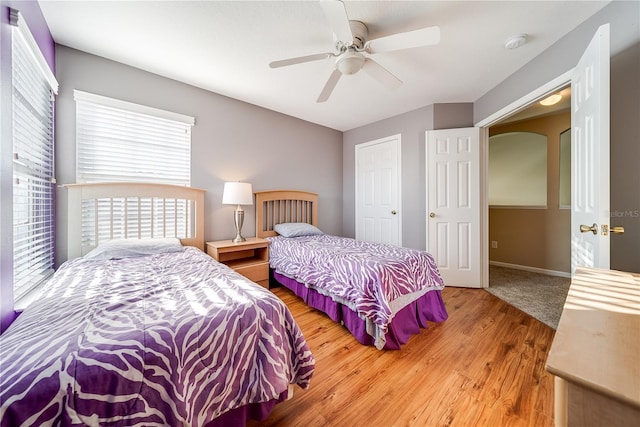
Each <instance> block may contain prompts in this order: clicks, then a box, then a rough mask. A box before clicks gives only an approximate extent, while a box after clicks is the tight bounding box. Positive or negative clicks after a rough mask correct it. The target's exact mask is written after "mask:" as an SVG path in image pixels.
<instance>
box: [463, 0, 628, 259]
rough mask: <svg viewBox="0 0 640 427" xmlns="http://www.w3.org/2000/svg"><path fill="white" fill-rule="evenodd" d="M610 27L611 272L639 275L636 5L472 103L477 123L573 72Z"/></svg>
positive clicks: (601, 17) (594, 20)
mask: <svg viewBox="0 0 640 427" xmlns="http://www.w3.org/2000/svg"><path fill="white" fill-rule="evenodd" d="M605 23H610V25H611V27H610V29H611V44H610V48H611V86H610V89H611V92H610V93H611V101H610V102H611V110H610V111H611V139H610V144H611V148H610V149H611V221H610V222H611V225H612V226H616V225H622V226H624V227H625V234H624V235H612V236H611V268H612V269H616V270H624V271H632V272H640V190H639V189H638V185H637V183H638V182H640V168H639V167H638V164H639V161H640V120H639V118H640V79H639V78H638V77H639V76H640V2H637V1H632V2H626V1H625V2H622V1H614V2H612V3H611V4H609V5H607V6H606V7H604V8H603V9H602V10H601V11H600V12H598V13H597V14H596V15H594V16H593V17H591V18H590V19H589V20H587V21H586V22H584V23H583V24H582V25H580V26H579V27H577V28H576V29H575V30H573V31H572V32H571V33H569V34H568V35H567V36H565V37H564V38H562V39H561V40H559V41H558V42H557V43H556V44H554V45H553V46H552V47H551V48H549V49H547V50H546V51H545V52H543V53H542V54H541V55H539V56H538V57H537V58H535V59H534V60H533V61H531V62H530V63H528V64H527V65H526V66H525V67H523V68H522V69H520V70H519V71H518V72H517V73H515V74H513V75H512V76H510V77H509V78H508V79H506V80H505V81H504V82H502V83H501V84H500V85H498V86H496V87H495V88H494V89H493V90H491V91H490V92H488V93H487V94H485V95H484V96H483V97H481V98H480V99H478V100H477V101H476V102H475V103H474V121H475V122H478V121H480V120H482V119H484V118H486V117H488V116H490V115H491V114H493V113H495V112H497V111H499V110H501V109H502V108H504V107H505V106H507V105H509V104H511V103H512V102H514V101H516V100H518V99H519V98H521V97H522V96H525V95H527V94H528V93H530V92H532V91H533V90H535V89H537V88H538V87H540V86H542V85H544V84H545V83H547V82H549V81H551V80H553V79H554V78H556V77H558V76H560V75H562V74H564V73H565V72H567V71H568V70H570V69H572V68H573V67H574V66H575V65H576V64H577V62H578V60H579V59H580V56H581V54H582V52H583V51H584V49H585V48H586V47H587V45H588V44H589V42H590V41H591V39H592V37H593V35H594V34H595V32H596V30H597V29H598V27H599V26H600V25H603V24H605Z"/></svg>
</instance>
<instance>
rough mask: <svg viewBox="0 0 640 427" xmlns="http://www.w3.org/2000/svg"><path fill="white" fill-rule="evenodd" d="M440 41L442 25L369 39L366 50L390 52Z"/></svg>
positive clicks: (370, 51)
mask: <svg viewBox="0 0 640 427" xmlns="http://www.w3.org/2000/svg"><path fill="white" fill-rule="evenodd" d="M438 43H440V27H427V28H422V29H420V30H414V31H408V32H406V33H398V34H392V35H390V36H386V37H380V38H379V39H374V40H369V41H368V42H367V44H366V45H365V50H366V51H367V52H369V53H380V52H389V51H392V50H400V49H409V48H412V47H420V46H431V45H434V44H438Z"/></svg>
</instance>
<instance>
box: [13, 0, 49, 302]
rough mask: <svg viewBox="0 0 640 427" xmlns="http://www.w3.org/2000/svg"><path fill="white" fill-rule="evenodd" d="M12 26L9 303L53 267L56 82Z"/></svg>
mask: <svg viewBox="0 0 640 427" xmlns="http://www.w3.org/2000/svg"><path fill="white" fill-rule="evenodd" d="M10 22H11V24H12V25H13V31H12V37H11V39H12V42H11V49H12V51H11V52H12V53H11V62H12V66H11V68H12V78H11V80H12V111H13V113H12V128H13V292H14V301H15V300H18V299H20V297H22V296H23V295H25V294H26V293H27V292H29V291H30V290H31V289H32V288H34V287H36V286H37V285H38V284H39V283H41V282H42V281H43V280H44V279H46V278H47V277H48V276H49V275H50V274H51V273H52V272H53V267H54V239H55V234H54V203H53V200H54V191H55V184H54V182H55V180H54V169H53V167H54V151H53V147H54V144H53V108H54V101H53V95H54V93H55V92H56V91H57V82H56V81H55V78H54V77H53V74H52V73H51V71H50V69H49V67H48V65H47V64H46V61H45V60H44V58H43V57H42V53H41V52H40V50H39V48H38V47H37V44H36V43H35V41H34V40H33V37H32V36H31V33H30V32H29V29H28V28H27V27H26V24H25V22H24V20H23V18H22V16H21V15H20V13H19V12H17V11H15V10H13V9H11V11H10Z"/></svg>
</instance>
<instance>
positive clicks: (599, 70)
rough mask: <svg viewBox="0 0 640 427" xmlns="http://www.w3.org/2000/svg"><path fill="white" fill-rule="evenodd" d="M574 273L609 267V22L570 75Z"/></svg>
mask: <svg viewBox="0 0 640 427" xmlns="http://www.w3.org/2000/svg"><path fill="white" fill-rule="evenodd" d="M571 99H572V101H571V104H572V107H571V108H572V110H571V275H572V276H573V274H574V273H575V270H576V267H578V266H586V267H598V268H605V269H608V268H609V259H610V256H609V252H610V244H609V217H610V214H609V209H610V208H609V24H606V25H603V26H601V27H600V28H599V29H598V31H597V33H596V35H595V36H594V38H593V39H592V40H591V43H590V44H589V46H588V47H587V49H586V50H585V52H584V54H583V56H582V58H581V59H580V62H578V65H577V66H576V67H575V69H574V72H573V74H572V76H571Z"/></svg>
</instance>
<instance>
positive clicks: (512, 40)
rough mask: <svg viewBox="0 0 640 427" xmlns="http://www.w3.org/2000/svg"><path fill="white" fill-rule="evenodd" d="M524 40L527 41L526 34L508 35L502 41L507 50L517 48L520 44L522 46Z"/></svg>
mask: <svg viewBox="0 0 640 427" xmlns="http://www.w3.org/2000/svg"><path fill="white" fill-rule="evenodd" d="M526 42H527V35H526V34H518V35H517V36H512V37H509V38H508V39H507V40H506V41H505V42H504V47H505V48H507V49H509V50H511V49H517V48H519V47H520V46H522V45H523V44H525V43H526Z"/></svg>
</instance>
